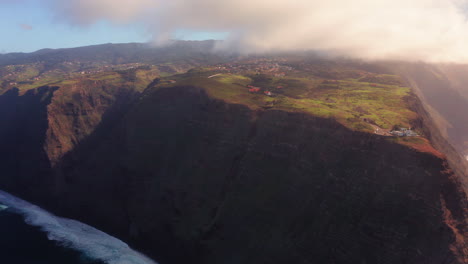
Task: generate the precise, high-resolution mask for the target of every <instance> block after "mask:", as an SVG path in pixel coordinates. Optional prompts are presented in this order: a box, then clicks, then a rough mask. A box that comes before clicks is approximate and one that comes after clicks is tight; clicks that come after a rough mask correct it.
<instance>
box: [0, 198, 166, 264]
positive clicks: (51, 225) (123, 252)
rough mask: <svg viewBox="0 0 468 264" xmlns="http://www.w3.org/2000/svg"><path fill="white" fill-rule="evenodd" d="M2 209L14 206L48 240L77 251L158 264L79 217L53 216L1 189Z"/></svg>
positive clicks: (113, 262)
mask: <svg viewBox="0 0 468 264" xmlns="http://www.w3.org/2000/svg"><path fill="white" fill-rule="evenodd" d="M0 204H1V205H3V206H1V207H2V208H6V207H8V208H12V209H14V210H15V211H16V212H18V213H19V214H21V215H23V217H24V219H25V221H26V223H27V224H29V225H32V226H36V227H39V228H40V229H41V230H42V231H43V232H45V233H46V234H47V237H48V239H49V240H54V241H57V242H58V243H59V244H60V245H61V246H64V247H68V248H72V249H75V250H78V251H80V252H82V253H83V254H85V255H86V256H87V257H89V258H92V259H96V260H101V261H103V262H105V263H108V264H157V263H156V262H155V261H153V260H151V259H149V258H148V257H146V256H144V255H143V254H141V253H138V252H136V251H135V250H133V249H131V248H130V247H129V246H128V245H127V244H126V243H124V242H122V241H121V240H119V239H117V238H115V237H112V236H110V235H108V234H106V233H104V232H102V231H99V230H97V229H96V228H93V227H91V226H89V225H86V224H83V223H81V222H78V221H76V220H72V219H66V218H61V217H57V216H54V215H53V214H51V213H49V212H47V211H45V210H43V209H41V208H40V207H38V206H36V205H33V204H30V203H28V202H26V201H24V200H22V199H19V198H17V197H15V196H13V195H11V194H9V193H6V192H3V191H0Z"/></svg>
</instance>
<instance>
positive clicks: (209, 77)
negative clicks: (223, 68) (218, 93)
mask: <svg viewBox="0 0 468 264" xmlns="http://www.w3.org/2000/svg"><path fill="white" fill-rule="evenodd" d="M218 75H221V73H218V74H214V75H211V76H208V79H211V78H213V77H216V76H218Z"/></svg>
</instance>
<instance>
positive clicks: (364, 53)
mask: <svg viewBox="0 0 468 264" xmlns="http://www.w3.org/2000/svg"><path fill="white" fill-rule="evenodd" d="M467 3H468V1H467V0H411V1H408V0H353V1H351V0H269V1H267V0H222V1H221V0H69V1H58V0H57V1H56V2H55V8H56V10H57V12H59V13H60V14H63V16H62V17H63V18H67V19H69V20H70V21H71V22H72V23H78V24H89V23H93V22H96V21H98V20H100V19H107V20H111V21H114V22H117V23H127V22H134V21H138V22H144V23H146V24H147V25H148V26H149V27H150V28H151V30H153V32H155V36H157V38H158V39H161V38H166V37H167V36H170V34H171V33H172V32H173V31H174V30H176V29H188V30H200V31H227V32H230V37H229V38H228V41H227V42H226V43H225V44H224V45H225V47H229V48H236V49H241V50H243V51H277V50H304V49H314V50H322V51H328V52H334V53H338V54H343V55H349V56H357V57H361V58H367V59H405V60H427V61H446V62H448V61H455V62H468V48H466V47H467V46H468V23H467V21H466V14H465V10H466V7H467V6H468V5H467Z"/></svg>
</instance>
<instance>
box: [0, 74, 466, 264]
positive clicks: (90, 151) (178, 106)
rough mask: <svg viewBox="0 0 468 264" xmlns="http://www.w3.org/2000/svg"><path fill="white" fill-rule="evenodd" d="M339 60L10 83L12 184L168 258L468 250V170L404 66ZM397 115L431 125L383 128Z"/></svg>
mask: <svg viewBox="0 0 468 264" xmlns="http://www.w3.org/2000/svg"><path fill="white" fill-rule="evenodd" d="M333 70H334V71H333V72H330V71H328V72H326V74H324V72H321V73H320V75H313V76H312V77H310V78H309V79H303V77H302V76H298V75H291V76H287V77H285V78H279V79H275V78H272V79H271V80H269V81H268V80H267V81H265V79H263V78H258V76H259V75H237V76H236V75H232V74H231V75H229V74H226V75H223V74H221V75H217V76H214V77H213V75H215V74H213V73H211V72H210V70H209V69H208V70H206V69H205V70H196V71H191V72H189V73H187V74H184V75H178V76H171V77H170V78H161V79H157V80H156V81H154V82H153V83H152V84H151V85H149V87H148V88H147V89H146V90H145V91H144V92H143V93H142V94H140V93H139V92H138V91H137V90H135V88H134V87H127V88H126V89H124V88H125V87H124V88H122V87H121V86H120V85H117V86H113V85H111V84H109V83H107V84H106V83H99V85H94V82H91V83H86V82H83V83H79V84H76V86H75V90H73V89H70V88H66V87H65V88H66V89H65V88H64V87H60V88H56V87H55V88H54V87H43V88H40V89H34V90H31V91H29V92H26V93H25V94H24V95H21V94H19V91H14V90H12V92H7V93H5V94H4V95H2V96H0V102H4V103H0V106H2V107H4V108H5V111H2V113H9V114H4V115H3V116H1V118H0V124H6V122H9V120H12V119H16V120H18V122H16V123H11V124H12V125H10V126H9V128H8V129H6V132H2V130H0V132H1V133H0V135H1V138H0V140H3V141H1V142H2V144H7V145H8V146H9V148H7V151H4V152H1V155H2V156H1V157H2V162H1V165H2V166H4V171H6V172H7V174H3V173H2V175H6V176H3V177H2V181H0V188H3V189H6V190H8V191H10V192H13V193H15V194H19V195H20V196H22V197H25V198H29V199H31V200H34V201H38V202H39V203H40V204H41V205H43V206H45V207H46V208H48V209H51V210H52V211H54V212H56V213H59V214H61V215H64V216H68V217H73V218H76V219H79V220H82V221H84V222H87V223H90V224H93V225H95V226H97V227H99V228H101V229H102V230H105V231H107V232H110V233H111V234H114V235H117V236H119V237H121V238H123V239H125V240H126V241H129V242H130V243H131V244H132V245H134V246H136V247H137V248H139V249H141V250H143V251H144V252H145V253H147V254H149V255H150V256H152V257H154V258H155V259H156V260H158V261H159V262H160V263H162V264H165V263H168V264H172V263H174V264H176V263H186V262H188V261H190V262H191V263H204V264H210V263H213V264H215V263H240V262H243V263H278V264H279V263H286V262H292V263H412V264H413V263H421V264H422V263H466V262H467V259H465V258H466V255H467V254H466V253H467V249H468V247H467V244H466V242H465V237H466V232H467V225H466V224H467V223H466V219H467V212H466V208H467V207H466V206H467V205H466V195H465V192H464V190H463V189H462V184H461V177H464V175H462V174H460V173H463V172H461V171H455V173H454V172H453V171H452V170H451V169H450V167H449V165H448V163H447V159H446V155H444V154H442V153H440V152H439V151H437V150H435V149H434V148H433V147H432V145H431V144H430V143H429V142H428V141H427V139H432V138H431V135H432V137H436V136H437V135H434V131H436V130H434V129H433V128H431V127H428V126H432V125H431V124H430V122H428V120H430V117H429V116H428V115H427V114H426V113H425V112H424V110H423V108H422V106H421V105H420V103H419V101H418V99H417V98H416V97H414V96H412V95H411V92H410V90H409V89H407V88H405V87H404V86H402V85H401V83H399V82H395V77H394V76H388V75H381V74H374V73H369V72H364V71H363V70H362V69H358V70H353V71H352V72H346V74H344V75H343V76H342V77H340V76H338V75H336V73H339V74H342V73H343V71H342V70H337V69H336V68H334V69H333ZM216 74H217V73H216ZM331 76H333V77H335V78H331ZM301 78H302V79H301ZM298 81H299V83H298ZM278 82H280V83H281V84H278ZM247 85H252V86H262V89H263V90H265V89H267V88H268V90H269V91H270V90H271V91H274V93H275V94H274V96H268V95H266V94H264V93H263V92H264V91H263V90H262V93H260V94H257V93H255V92H249V89H252V88H249V87H247ZM270 86H271V87H270ZM278 86H284V87H283V88H278ZM57 89H58V90H57ZM273 89H277V90H273ZM11 98H16V99H15V100H12V99H11ZM385 98H386V99H388V100H384V99H385ZM16 101H18V103H16V104H15V105H14V106H12V105H11V104H12V102H16ZM20 102H27V103H23V105H21V103H20ZM357 106H361V107H360V108H358V107H357ZM16 109H22V110H21V111H16ZM32 113H34V116H33V115H32ZM36 115H37V117H36ZM20 117H21V118H20ZM38 123H39V124H38ZM395 125H397V126H412V127H413V128H414V130H415V131H417V132H418V133H419V134H420V136H419V137H413V138H409V137H408V138H399V137H393V136H388V135H386V134H385V135H380V134H378V133H376V131H375V130H376V127H378V128H381V129H383V130H385V131H386V130H387V129H388V130H390V129H391V128H392V126H395ZM0 127H6V126H0ZM32 128H34V129H36V130H33V129H32ZM430 130H433V132H432V133H431V132H428V131H430ZM14 131H21V132H22V133H20V134H18V135H17V134H16V133H15V132H14ZM30 134H33V135H35V137H31V136H30ZM17 136H20V138H17ZM12 138H17V139H16V141H12ZM23 138H27V139H28V140H31V141H33V143H34V144H29V143H27V144H24V145H23V144H20V143H18V142H21V139H23ZM438 144H439V145H440V146H442V145H444V144H446V143H444V140H443V139H440V140H439V141H438ZM17 146H19V147H17ZM447 146H448V145H447ZM16 147H17V148H16ZM23 147H24V148H27V147H31V149H30V150H28V149H23ZM33 147H34V148H33ZM448 148H449V147H447V149H448ZM10 150H11V151H10ZM31 150H34V151H31ZM36 153H37V154H36ZM38 157H39V158H38ZM33 158H36V159H37V160H38V162H36V163H28V164H31V165H30V166H29V167H28V169H27V170H25V169H24V168H25V167H26V165H25V164H26V163H27V162H29V161H30V160H34V159H33ZM5 159H7V160H8V159H9V160H15V161H18V162H22V163H21V164H19V165H9V163H5V162H3V160H5ZM31 182H34V185H33V186H32V185H31ZM25 186H31V188H25Z"/></svg>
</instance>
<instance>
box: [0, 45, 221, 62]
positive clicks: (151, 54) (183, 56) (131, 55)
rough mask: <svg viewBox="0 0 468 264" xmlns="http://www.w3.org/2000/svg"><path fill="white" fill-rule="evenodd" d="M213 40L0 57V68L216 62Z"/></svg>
mask: <svg viewBox="0 0 468 264" xmlns="http://www.w3.org/2000/svg"><path fill="white" fill-rule="evenodd" d="M215 43H216V41H215V40H206V41H174V42H173V43H171V44H168V45H166V46H162V47H155V46H153V45H151V44H144V43H128V44H102V45H93V46H86V47H78V48H67V49H42V50H38V51H36V52H32V53H8V54H0V66H6V65H19V64H29V63H38V62H41V63H48V64H52V65H53V64H55V63H62V62H65V61H82V62H84V61H86V62H108V63H113V64H122V63H133V62H140V63H165V62H172V63H173V62H176V61H180V60H191V59H192V60H193V59H200V60H203V61H206V62H211V60H216V59H219V58H220V56H219V55H216V54H214V53H212V52H211V51H212V50H213V47H214V45H215Z"/></svg>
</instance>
